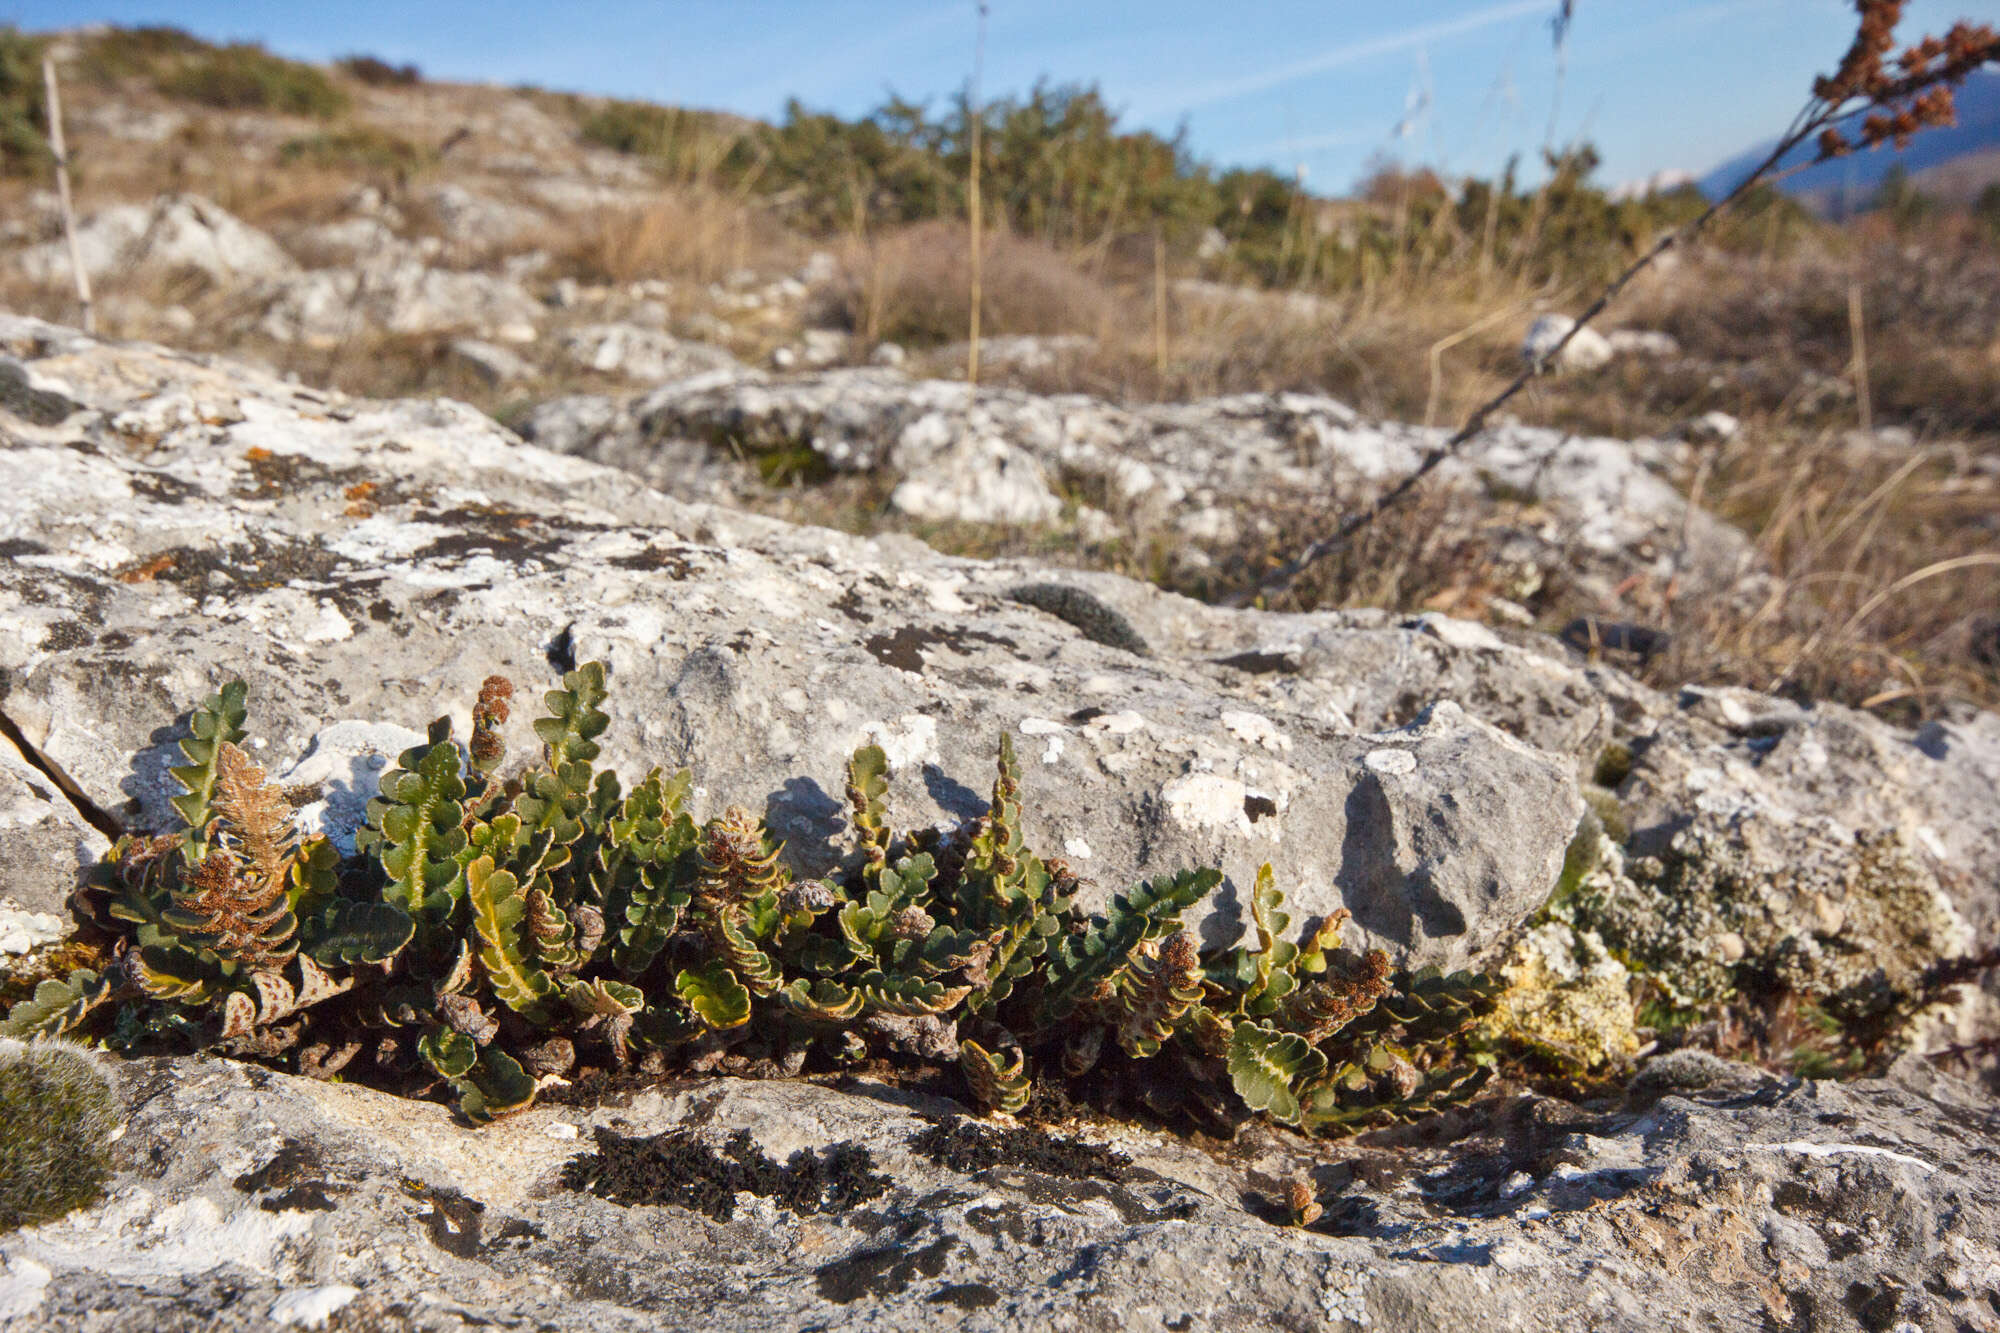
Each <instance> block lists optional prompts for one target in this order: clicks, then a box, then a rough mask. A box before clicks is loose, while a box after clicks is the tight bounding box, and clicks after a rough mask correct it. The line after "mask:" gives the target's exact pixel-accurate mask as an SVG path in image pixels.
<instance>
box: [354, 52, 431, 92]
mask: <svg viewBox="0 0 2000 1333" xmlns="http://www.w3.org/2000/svg"><path fill="white" fill-rule="evenodd" d="M335 66H336V67H337V68H338V69H339V70H340V71H341V73H343V74H346V75H347V76H348V77H349V78H353V79H358V80H360V81H361V82H362V83H365V84H367V85H368V86H369V87H370V88H411V87H415V86H416V85H417V84H419V83H422V82H423V81H424V72H423V71H422V70H420V69H418V68H417V67H416V66H415V65H392V64H390V63H389V62H388V61H386V60H382V59H379V58H377V57H375V56H362V55H355V56H342V57H341V58H340V59H339V60H338V61H336V62H335Z"/></svg>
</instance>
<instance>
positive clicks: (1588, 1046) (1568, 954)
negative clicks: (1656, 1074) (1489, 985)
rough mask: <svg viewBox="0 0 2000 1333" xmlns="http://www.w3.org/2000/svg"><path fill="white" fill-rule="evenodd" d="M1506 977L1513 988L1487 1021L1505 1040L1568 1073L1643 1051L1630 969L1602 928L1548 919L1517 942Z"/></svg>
mask: <svg viewBox="0 0 2000 1333" xmlns="http://www.w3.org/2000/svg"><path fill="white" fill-rule="evenodd" d="M1500 977H1501V979H1502V980H1503V981H1505V982H1506V984H1507V989H1506V990H1504V991H1502V992H1501V994H1500V998H1499V1002H1498V1004H1497V1005H1496V1006H1495V1008H1494V1011H1493V1015H1492V1017H1491V1018H1489V1019H1488V1020H1487V1025H1486V1030H1487V1032H1488V1033H1490V1034H1491V1035H1492V1036H1493V1037H1495V1038H1497V1039H1499V1040H1500V1041H1503V1042H1506V1043H1509V1044H1511V1045H1514V1046H1517V1047H1520V1048H1521V1049H1523V1050H1524V1051H1525V1052H1526V1053H1527V1054H1529V1055H1530V1056H1532V1057H1534V1058H1536V1059H1537V1060H1538V1061H1540V1062H1542V1063H1545V1064H1548V1065H1551V1066H1553V1067H1554V1068H1556V1069H1557V1070H1558V1071H1559V1072H1561V1073H1564V1074H1569V1075H1585V1074H1593V1073H1597V1072H1599V1071H1601V1070H1604V1069H1607V1068H1615V1067H1616V1066H1619V1065H1622V1064H1624V1063H1625V1062H1627V1061H1629V1060H1630V1059H1632V1057H1633V1056H1635V1055H1637V1054H1638V1052H1639V1047H1640V1040H1639V1029H1638V1016H1637V1010H1636V1007H1635V1006H1634V1004H1633V1001H1632V974H1631V973H1630V972H1629V971H1628V970H1626V968H1625V966H1624V964H1622V963H1620V962H1619V961H1618V960H1617V959H1616V958H1613V957H1612V956H1611V955H1610V953H1609V952H1608V951H1607V950H1606V949H1605V947H1604V944H1603V942H1602V941H1601V940H1599V939H1598V938H1597V936H1596V935H1594V934H1591V933H1589V932H1578V931H1575V930H1572V929H1571V928H1570V927H1569V926H1567V925H1564V924H1563V923H1562V922H1560V921H1550V922H1548V923H1546V924H1544V925H1542V926H1539V927H1537V928H1536V929H1534V930H1532V931H1530V932H1529V933H1528V934H1527V935H1526V936H1525V937H1523V938H1522V939H1521V940H1520V942H1519V943H1517V944H1516V945H1515V946H1514V948H1513V951H1512V952H1511V953H1509V954H1508V956H1507V961H1506V962H1505V963H1503V964H1501V966H1500Z"/></svg>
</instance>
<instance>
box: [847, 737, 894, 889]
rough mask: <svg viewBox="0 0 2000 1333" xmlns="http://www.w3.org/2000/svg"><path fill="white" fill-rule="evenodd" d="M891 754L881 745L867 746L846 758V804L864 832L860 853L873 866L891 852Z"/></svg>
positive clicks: (855, 823) (878, 864) (858, 829)
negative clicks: (889, 795)
mask: <svg viewBox="0 0 2000 1333" xmlns="http://www.w3.org/2000/svg"><path fill="white" fill-rule="evenodd" d="M888 790H889V756H888V755H887V754H886V753H885V752H884V751H883V749H882V747H881V746H879V745H864V746H862V747H861V748H860V749H858V750H856V751H855V752H854V755H853V757H852V758H850V759H849V760H848V761H847V804H848V807H849V809H850V810H851V811H852V812H853V815H852V817H853V820H854V828H855V831H856V832H857V833H859V834H860V835H861V854H862V856H863V857H865V858H866V860H867V863H868V865H869V866H870V867H871V868H875V867H880V866H881V865H882V864H883V863H884V862H885V861H887V860H888V855H889V840H890V829H889V807H888V803H887V802H886V801H885V800H884V799H883V798H884V796H885V795H887V793H888Z"/></svg>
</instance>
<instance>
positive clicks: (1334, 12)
mask: <svg viewBox="0 0 2000 1333" xmlns="http://www.w3.org/2000/svg"><path fill="white" fill-rule="evenodd" d="M1555 9H1556V0H1432V2H1412V3H1403V4H1387V5H1384V4H1379V3H1372V4H1371V3H1361V2H1360V0H1316V2H1314V0H1251V2H1250V3H1242V2H1241V0H1239V2H1238V3H1226V2H1225V0H1144V2H1143V3H1140V2H1138V0H990V11H989V12H990V17H989V19H988V26H987V35H986V73H985V79H984V86H985V89H986V90H987V92H988V93H989V94H1000V93H1005V92H1008V91H1016V90H1025V89H1026V88H1027V87H1029V86H1030V85H1031V84H1032V83H1033V82H1034V80H1035V79H1036V78H1037V77H1039V76H1044V75H1046V76H1048V77H1050V78H1052V79H1054V80H1056V81H1058V82H1094V83H1097V84H1098V85H1099V86H1100V87H1101V88H1102V89H1103V91H1104V94H1105V96H1106V98H1107V99H1108V100H1109V101H1110V102H1111V104H1112V105H1113V106H1115V107H1118V108H1120V109H1121V110H1122V111H1123V112H1124V113H1125V116H1126V119H1127V120H1128V121H1129V122H1131V123H1136V124H1143V125H1147V126H1150V127H1153V128H1156V129H1159V130H1161V131H1163V132H1171V131H1172V130H1173V129H1174V128H1175V127H1176V126H1177V125H1180V124H1182V123H1185V124H1186V126H1187V129H1188V133H1189V138H1190V141H1191V143H1192V145H1193V147H1194V149H1195V151H1196V153H1197V154H1198V155H1200V156H1202V157H1204V158H1207V159H1209V160H1211V161H1214V162H1218V163H1222V164H1225V165H1235V164H1244V165H1265V166H1272V167H1277V168H1279V169H1282V170H1286V171H1290V170H1293V169H1294V168H1296V167H1298V166H1301V165H1302V166H1303V167H1304V168H1305V169H1306V171H1307V173H1308V182H1309V184H1310V185H1311V186H1312V187H1313V188H1315V189H1317V190H1321V191H1327V192H1337V191H1339V190H1341V189H1343V188H1345V187H1346V186H1348V185H1349V184H1351V183H1352V182H1353V181H1354V180H1355V178H1356V177H1357V176H1358V175H1360V174H1361V172H1362V170H1363V168H1364V166H1365V165H1366V164H1367V163H1368V162H1369V160H1370V159H1371V158H1372V157H1375V156H1376V155H1378V154H1387V155H1390V156H1395V157H1399V158H1401V159H1403V160H1406V161H1413V162H1424V163H1429V164H1431V165H1436V166H1440V167H1442V168H1443V169H1444V170H1445V171H1447V172H1451V173H1464V172H1473V173H1482V174H1483V173H1489V172H1492V171H1494V170H1497V169H1498V167H1499V166H1500V165H1501V164H1502V163H1503V162H1504V161H1505V160H1506V159H1507V157H1508V156H1509V154H1511V153H1516V152H1518V153H1521V154H1522V155H1523V158H1524V160H1526V161H1532V160H1533V158H1534V156H1535V153H1536V150H1538V149H1539V148H1541V147H1542V146H1543V145H1544V144H1545V143H1547V142H1550V140H1551V133H1550V132H1551V128H1553V141H1554V142H1556V143H1562V142H1566V141H1569V140H1572V139H1576V138H1588V139H1590V140H1592V141H1593V142H1595V143H1596V144H1597V145H1598V146H1599V148H1600V150H1601V151H1602V152H1603V154H1604V158H1605V165H1604V168H1603V172H1602V178H1603V179H1604V180H1606V181H1607V182H1611V183H1616V182H1618V181H1621V180H1630V179H1634V178H1637V177H1641V176H1645V175H1648V174H1650V173H1652V172H1655V171H1659V170H1662V169H1673V168H1681V169H1686V170H1690V171H1696V172H1699V171H1701V170H1703V169H1705V168H1708V167H1711V166H1713V165H1715V164H1716V163H1717V162H1718V161H1720V160H1721V159H1723V158H1725V157H1727V156H1729V155H1730V154H1731V153H1733V152H1735V151H1737V150H1739V149H1741V148H1743V147H1745V146H1747V145H1748V144H1750V143H1753V142H1755V141H1757V140H1760V139H1765V138H1768V137H1770V136H1771V135H1773V134H1774V133H1776V132H1777V131H1778V130H1779V129H1781V128H1782V127H1783V125H1784V123H1785V122H1786V121H1787V120H1789V119H1790V117H1791V114H1792V112H1793V111H1795V110H1796V109H1797V108H1798V106H1799V104H1800V103H1801V101H1802V100H1803V99H1804V96H1805V93H1806V90H1807V87H1808V85H1809V83H1810V81H1811V78H1812V76H1813V75H1814V74H1816V73H1820V72H1823V71H1826V70H1829V69H1831V67H1832V66H1833V64H1834V63H1835V61H1836V59H1837V58H1838V56H1839V53H1840V51H1841V50H1842V49H1843V48H1844V46H1845V44H1846V41H1847V38H1848V35H1849V34H1850V33H1851V31H1852V14H1853V10H1852V7H1851V4H1850V3H1848V2H1847V0H1576V7H1575V21H1574V24H1573V25H1572V28H1571V32H1570V39H1569V42H1568V47H1567V51H1566V54H1565V58H1564V60H1563V61H1562V63H1561V65H1560V66H1559V63H1558V59H1557V54H1556V51H1555V49H1554V46H1553V43H1552V42H1551V40H1550V28H1549V19H1550V17H1551V15H1552V14H1553V13H1554V12H1555ZM974 15H975V4H974V0H869V2H868V3H862V2H861V0H650V3H649V2H646V0H571V3H567V4H549V3H547V2H546V0H533V2H523V0H483V2H482V3H477V4H474V3H466V2H465V0H398V2H397V3H385V2H383V0H344V2H343V3H339V4H311V3H299V0H283V2H282V3H272V2H270V0H264V2H262V3H258V2H256V0H0V18H4V19H9V20H11V21H13V22H16V23H18V24H20V25H21V26H23V27H27V28H53V27H66V26H71V25H74V24H78V23H84V22H92V21H109V22H115V23H126V24H137V23H168V24H174V25H176V26H179V27H184V28H188V29H190V30H192V31H194V32H197V33H199V34H201V35H202V36H205V37H210V38H229V39H244V40H259V41H263V42H264V43H266V44H267V45H269V46H270V47H272V48H273V49H275V50H278V51H281V52H283V53H285V54H287V55H294V56H299V57H304V58H308V59H316V60H323V59H328V58H331V57H333V56H336V55H341V54H345V53H349V52H354V51H367V52H372V53H374V54H377V55H380V56H382V57H384V58H386V59H391V60H395V61H398V62H403V61H414V62H416V63H417V64H419V65H421V66H422V67H423V69H424V70H425V72H426V73H427V74H430V75H432V76H434V77H438V78H449V79H463V80H483V81H489V82H495V83H508V84H511V83H539V84H543V85H546V86H549V87H555V88H566V89H573V90H576V91H582V92H596V93H611V94H618V95H622V96H632V97H644V98H649V99H653V100H657V101H663V102H672V103H679V104H684V105H691V106H703V107H714V108H721V109H726V110H731V111H739V112H743V113H745V114H748V115H753V116H761V117H774V116H776V115H777V114H779V112H780V111H781V109H782V108H783V106H784V103H785V99H786V98H787V97H792V96H796V97H798V98H799V99H800V100H801V101H803V102H805V103H806V104H807V105H809V106H812V107H815V108H822V109H830V110H834V111H838V112H841V113H842V114H846V115H855V114H859V113H861V112H864V111H867V110H869V109H871V108H872V107H874V106H875V105H877V104H879V103H880V102H881V100H882V98H883V96H884V95H885V94H886V93H887V92H889V91H890V90H892V89H893V90H894V91H896V92H898V93H900V94H902V95H904V96H906V97H912V98H914V99H917V100H923V99H925V98H932V99H942V98H943V97H945V96H946V95H948V94H949V93H951V92H952V91H953V90H955V89H956V88H958V87H960V86H962V85H963V84H964V82H965V80H966V79H967V77H968V76H969V75H970V73H971V70H972V65H973V54H974V45H975V35H976V20H975V17H974ZM1956 17H1968V18H1974V19H1980V20H1986V21H1994V20H2000V0H1913V3H1911V4H1910V6H1909V9H1908V17H1907V18H1906V19H1905V22H1904V29H1903V31H1904V34H1905V35H1910V36H1913V35H1915V34H1916V33H1918V32H1920V31H1924V30H1930V29H1942V28H1943V27H1945V26H1947V25H1948V24H1949V22H1950V21H1951V20H1952V19H1953V18H1956Z"/></svg>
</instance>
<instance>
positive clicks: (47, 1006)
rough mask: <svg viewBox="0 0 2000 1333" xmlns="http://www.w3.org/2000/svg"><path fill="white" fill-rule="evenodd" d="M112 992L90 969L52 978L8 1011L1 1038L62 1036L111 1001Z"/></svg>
mask: <svg viewBox="0 0 2000 1333" xmlns="http://www.w3.org/2000/svg"><path fill="white" fill-rule="evenodd" d="M112 989H113V988H112V987H111V986H110V985H108V984H106V981H105V979H104V978H103V977H101V976H100V975H99V974H98V973H96V972H94V971H92V970H90V969H89V968H78V969H77V970H76V971H74V972H72V973H70V974H69V975H68V976H66V977H60V978H56V977H51V978H49V979H48V980H46V981H44V982H42V983H41V984H40V985H38V986H36V987H35V993H34V994H33V995H31V996H29V997H28V998H27V999H25V1000H22V1001H20V1002H19V1003H17V1004H15V1005H14V1007H13V1008H11V1009H9V1010H8V1011H7V1019H6V1021H5V1022H4V1023H0V1036H7V1037H33V1036H37V1035H43V1036H51V1037H53V1036H59V1035H61V1034H62V1033H64V1032H67V1031H69V1030H70V1029H71V1028H73V1027H75V1026H76V1025H77V1024H78V1023H80V1022H82V1021H83V1018H84V1016H85V1015H86V1014H88V1013H89V1012H90V1010H91V1009H93V1008H94V1007H96V1006H97V1005H99V1004H101V1003H103V1002H104V1001H105V1000H106V999H108V998H110V995H111V991H112Z"/></svg>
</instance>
